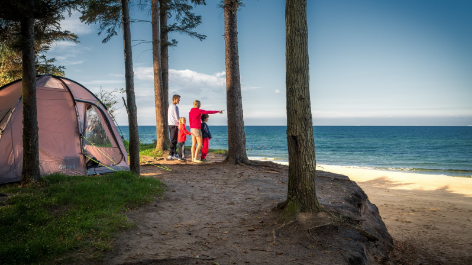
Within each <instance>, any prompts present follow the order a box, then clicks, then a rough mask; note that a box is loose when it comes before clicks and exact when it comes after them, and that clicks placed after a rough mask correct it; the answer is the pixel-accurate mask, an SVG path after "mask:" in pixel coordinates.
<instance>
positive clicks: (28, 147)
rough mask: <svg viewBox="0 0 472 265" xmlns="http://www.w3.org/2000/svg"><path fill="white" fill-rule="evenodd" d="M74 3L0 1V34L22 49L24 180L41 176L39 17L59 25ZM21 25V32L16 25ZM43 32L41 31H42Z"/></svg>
mask: <svg viewBox="0 0 472 265" xmlns="http://www.w3.org/2000/svg"><path fill="white" fill-rule="evenodd" d="M72 5H73V3H72V1H66V0H64V1H51V0H25V1H21V2H20V3H19V2H18V1H14V0H3V1H1V2H0V37H2V42H4V41H5V39H4V38H5V37H7V36H6V35H8V34H11V35H10V36H9V37H11V38H13V39H14V40H13V41H12V42H11V43H12V44H13V47H15V48H16V49H17V52H21V62H22V76H23V80H22V86H23V87H22V101H23V106H22V107H23V166H22V173H21V182H22V183H24V184H25V183H30V182H32V181H35V180H38V179H39V177H40V173H41V171H40V168H39V139H38V120H37V104H36V71H35V62H36V59H35V31H34V29H35V19H37V20H39V21H41V22H42V23H43V25H44V26H46V27H56V28H57V27H58V26H57V25H58V22H59V20H61V19H62V18H63V15H62V13H63V11H64V10H65V9H66V8H70V7H71V6H72ZM18 25H19V28H20V29H19V32H17V33H14V32H15V27H16V28H17V27H18ZM40 33H41V32H38V35H40Z"/></svg>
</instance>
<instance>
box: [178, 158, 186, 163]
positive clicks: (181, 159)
mask: <svg viewBox="0 0 472 265" xmlns="http://www.w3.org/2000/svg"><path fill="white" fill-rule="evenodd" d="M179 161H182V162H187V160H185V158H180V159H179Z"/></svg>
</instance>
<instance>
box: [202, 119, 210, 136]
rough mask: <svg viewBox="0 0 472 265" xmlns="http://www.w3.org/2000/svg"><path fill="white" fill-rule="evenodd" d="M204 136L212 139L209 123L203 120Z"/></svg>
mask: <svg viewBox="0 0 472 265" xmlns="http://www.w3.org/2000/svg"><path fill="white" fill-rule="evenodd" d="M202 138H210V139H211V133H210V128H208V125H207V124H206V122H202Z"/></svg>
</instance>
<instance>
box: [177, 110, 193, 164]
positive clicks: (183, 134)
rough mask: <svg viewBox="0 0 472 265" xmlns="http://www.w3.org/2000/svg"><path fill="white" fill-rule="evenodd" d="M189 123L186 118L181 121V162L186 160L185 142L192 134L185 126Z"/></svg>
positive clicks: (179, 138)
mask: <svg viewBox="0 0 472 265" xmlns="http://www.w3.org/2000/svg"><path fill="white" fill-rule="evenodd" d="M186 123H187V121H186V120H185V118H184V117H182V118H180V119H179V137H178V139H177V140H178V142H179V161H180V160H184V161H185V158H184V154H185V141H186V140H187V135H190V134H191V133H190V132H189V131H187V128H186V126H185V124H186Z"/></svg>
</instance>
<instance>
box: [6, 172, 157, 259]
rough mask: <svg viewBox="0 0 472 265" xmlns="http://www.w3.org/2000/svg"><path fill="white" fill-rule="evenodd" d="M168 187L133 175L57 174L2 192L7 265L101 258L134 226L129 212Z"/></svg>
mask: <svg viewBox="0 0 472 265" xmlns="http://www.w3.org/2000/svg"><path fill="white" fill-rule="evenodd" d="M162 190H163V188H162V187H161V182H160V181H159V180H157V179H153V178H144V177H138V176H136V175H134V174H133V173H130V172H117V173H113V174H109V175H103V176H93V177H92V176H89V177H85V176H66V175H61V174H53V175H49V176H45V177H44V178H42V179H41V181H40V182H38V183H35V184H31V185H29V186H25V187H21V186H19V185H17V184H10V185H5V186H2V187H0V193H5V194H8V195H9V196H8V197H7V199H6V200H3V201H0V235H1V240H0V261H1V263H2V264H25V263H28V264H30V263H33V264H39V263H41V264H44V263H66V264H68V263H73V262H75V261H77V260H79V261H80V260H84V259H90V258H92V259H100V257H103V256H104V254H103V251H105V250H107V249H109V248H110V242H111V240H112V238H113V236H114V235H115V234H116V233H117V232H118V231H120V230H123V229H127V228H130V227H132V226H133V224H132V223H131V222H130V221H129V220H128V219H127V217H126V216H125V215H124V214H123V211H126V210H129V209H132V208H135V207H138V206H140V205H142V204H144V203H147V202H150V201H151V200H152V199H153V198H154V197H155V196H156V195H157V194H159V193H161V192H162Z"/></svg>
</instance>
